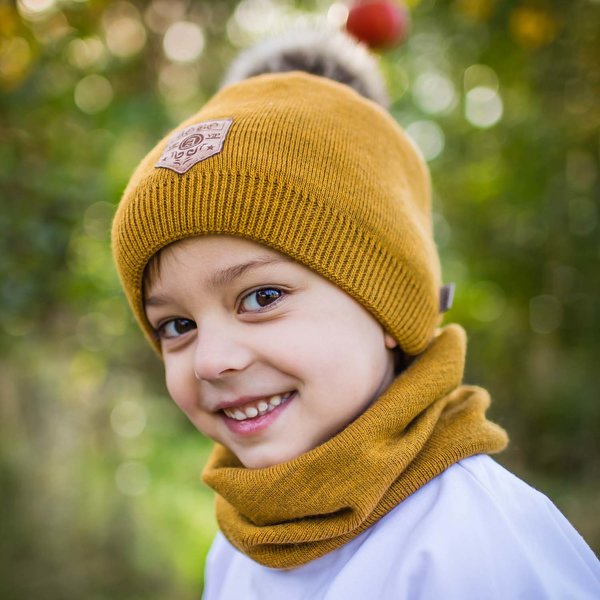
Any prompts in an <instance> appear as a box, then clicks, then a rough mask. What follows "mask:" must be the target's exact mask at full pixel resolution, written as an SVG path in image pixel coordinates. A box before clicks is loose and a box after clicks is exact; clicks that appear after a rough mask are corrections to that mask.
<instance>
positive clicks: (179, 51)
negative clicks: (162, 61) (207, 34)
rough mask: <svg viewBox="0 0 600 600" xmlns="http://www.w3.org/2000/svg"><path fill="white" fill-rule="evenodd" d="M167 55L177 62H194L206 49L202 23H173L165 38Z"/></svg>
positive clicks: (164, 46) (164, 47)
mask: <svg viewBox="0 0 600 600" xmlns="http://www.w3.org/2000/svg"><path fill="white" fill-rule="evenodd" d="M163 49H164V52H165V56H166V57H167V58H168V59H169V60H172V61H175V62H192V61H194V60H196V59H197V58H198V57H199V56H200V55H201V54H202V51H203V50H204V33H203V31H202V28H201V27H200V25H197V24H196V23H191V22H190V21H179V22H177V23H173V25H171V26H170V27H169V29H167V32H166V33H165V37H164V39H163Z"/></svg>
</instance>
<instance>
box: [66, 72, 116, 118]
mask: <svg viewBox="0 0 600 600" xmlns="http://www.w3.org/2000/svg"><path fill="white" fill-rule="evenodd" d="M113 96H114V94H113V89H112V85H111V84H110V81H108V79H106V77H103V76H102V75H96V74H94V75H88V76H87V77H84V78H83V79H82V80H81V81H79V83H78V84H77V85H76V86H75V104H76V105H77V108H79V110H81V111H82V112H84V113H87V114H89V115H93V114H96V113H99V112H102V111H103V110H104V109H105V108H107V107H108V105H109V104H110V103H111V102H112V99H113Z"/></svg>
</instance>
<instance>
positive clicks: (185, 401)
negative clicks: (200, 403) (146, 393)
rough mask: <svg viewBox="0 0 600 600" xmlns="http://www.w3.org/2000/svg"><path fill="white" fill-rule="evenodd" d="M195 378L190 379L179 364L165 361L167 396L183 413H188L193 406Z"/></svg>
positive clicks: (185, 370)
mask: <svg viewBox="0 0 600 600" xmlns="http://www.w3.org/2000/svg"><path fill="white" fill-rule="evenodd" d="M194 381H195V378H194V376H193V373H192V376H191V377H190V374H189V373H188V372H187V369H184V368H183V367H182V365H181V364H178V363H176V362H175V363H173V362H169V361H168V360H167V361H165V383H166V386H167V391H168V392H169V396H171V399H172V400H173V402H175V404H176V405H177V406H178V407H179V408H180V409H181V410H182V411H183V412H184V413H189V412H190V411H191V409H192V407H193V406H194V400H195V395H194V392H195V385H194Z"/></svg>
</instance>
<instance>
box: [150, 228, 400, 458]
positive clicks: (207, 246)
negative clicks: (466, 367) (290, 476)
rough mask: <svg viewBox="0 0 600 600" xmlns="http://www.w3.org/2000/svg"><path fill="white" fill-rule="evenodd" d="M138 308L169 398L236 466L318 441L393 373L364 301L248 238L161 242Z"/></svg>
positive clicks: (384, 337) (389, 343)
mask: <svg viewBox="0 0 600 600" xmlns="http://www.w3.org/2000/svg"><path fill="white" fill-rule="evenodd" d="M146 314H147V316H148V320H149V321H150V323H151V324H152V326H153V327H154V328H155V329H156V330H157V331H158V334H159V337H160V340H161V345H162V351H163V357H164V363H165V370H166V381H167V388H168V390H169V393H170V395H171V397H172V398H173V400H174V401H175V403H176V404H177V405H178V406H179V408H180V409H181V410H182V411H183V412H184V413H185V414H186V415H187V416H188V418H189V419H190V421H191V422H192V423H193V424H194V425H195V426H196V428H197V429H198V430H199V431H201V432H202V433H204V434H206V435H207V436H209V437H210V438H212V439H213V440H216V441H218V442H220V443H222V444H223V445H225V446H227V447H228V448H229V449H230V450H231V451H232V452H233V453H234V454H236V456H237V457H238V458H239V459H240V461H241V462H242V463H243V464H244V465H245V466H246V467H251V468H255V467H266V466H270V465H274V464H278V463H281V462H284V461H287V460H290V459H292V458H295V457H297V456H299V455H300V454H302V453H304V452H306V451H308V450H310V449H312V448H314V447H316V446H318V445H319V444H321V443H323V442H324V441H326V440H328V439H329V438H331V437H332V436H334V435H335V434H336V433H338V432H339V431H341V430H342V429H343V428H344V427H345V426H346V425H348V424H349V423H350V422H351V421H352V420H354V419H355V418H356V417H357V416H358V415H359V414H360V413H362V412H363V411H364V410H365V408H367V406H368V405H369V404H370V403H371V401H372V400H373V399H374V398H376V397H377V396H378V395H379V394H380V393H381V392H382V391H383V390H384V389H385V388H386V387H387V386H388V385H389V384H390V382H391V381H392V379H393V377H394V370H393V369H394V367H393V353H392V350H391V348H393V347H394V346H395V345H396V343H395V342H394V340H393V339H392V338H391V337H390V336H389V335H388V334H386V332H385V331H384V330H383V327H382V326H381V325H380V324H379V323H378V321H376V320H375V318H374V317H372V316H371V314H370V313H368V312H367V311H366V309H364V308H363V307H362V306H361V305H360V304H358V303H357V302H356V301H355V300H354V299H352V298H351V297H350V296H349V295H347V294H346V293H345V292H343V291H342V290H341V289H340V288H338V287H337V286H336V285H334V284H333V283H330V282H329V281H328V280H326V279H324V278H323V277H321V276H320V275H317V274H316V273H315V272H313V271H311V270H310V269H308V268H306V267H304V266H303V265H300V264H299V263H296V262H293V261H292V260H291V259H289V258H287V257H285V256H284V255H282V254H279V253H278V252H275V251H274V250H271V249H269V248H267V247H265V246H262V245H260V244H257V243H254V242H251V241H248V240H244V239H239V238H234V237H229V236H207V237H199V238H192V239H188V240H185V241H183V242H178V243H176V244H174V245H172V246H170V247H169V248H167V249H166V250H163V252H162V254H161V257H160V273H159V274H157V276H155V277H154V278H153V281H151V282H150V283H149V285H148V289H147V290H146Z"/></svg>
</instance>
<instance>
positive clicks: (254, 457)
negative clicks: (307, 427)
mask: <svg viewBox="0 0 600 600" xmlns="http://www.w3.org/2000/svg"><path fill="white" fill-rule="evenodd" d="M286 450H287V451H286V452H285V453H281V452H277V451H276V450H275V449H272V450H270V451H267V450H266V449H265V450H262V451H261V450H259V449H257V451H256V452H240V453H239V454H237V457H238V459H239V461H240V462H241V463H242V464H243V465H244V466H245V467H246V468H247V469H265V468H267V467H273V466H275V465H280V464H281V463H284V462H287V461H288V460H292V459H294V458H297V457H298V456H300V454H302V453H301V452H295V453H293V452H290V450H289V448H286Z"/></svg>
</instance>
